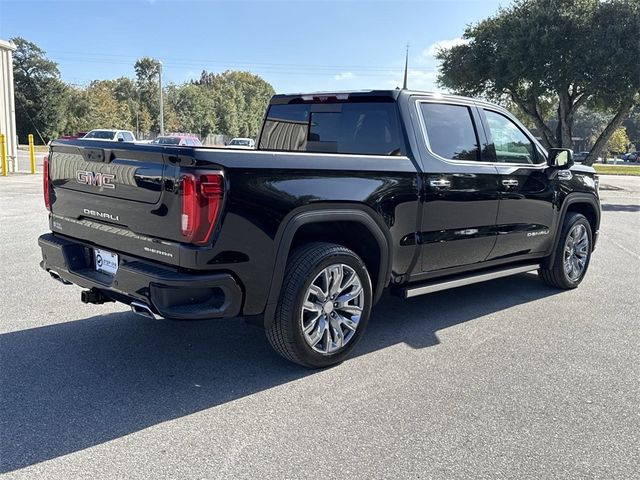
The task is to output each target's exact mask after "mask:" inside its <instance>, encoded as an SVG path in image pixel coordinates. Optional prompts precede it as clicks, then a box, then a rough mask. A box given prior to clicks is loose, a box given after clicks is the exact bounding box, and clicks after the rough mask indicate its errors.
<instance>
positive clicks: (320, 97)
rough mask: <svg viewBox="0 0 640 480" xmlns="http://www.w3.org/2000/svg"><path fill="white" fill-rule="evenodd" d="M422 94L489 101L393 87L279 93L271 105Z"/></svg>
mask: <svg viewBox="0 0 640 480" xmlns="http://www.w3.org/2000/svg"><path fill="white" fill-rule="evenodd" d="M405 95H408V96H411V95H420V96H426V97H435V98H442V99H458V100H460V99H465V100H472V101H480V102H483V103H488V102H486V101H484V100H479V99H475V98H471V97H464V96H461V95H451V94H445V93H439V92H425V91H420V90H404V89H402V90H401V89H398V88H396V89H392V90H344V91H331V92H308V93H285V94H277V95H274V96H273V97H271V102H270V104H271V105H282V104H288V103H302V102H316V101H317V102H321V101H326V100H328V99H333V98H335V99H336V100H343V101H356V102H357V101H369V100H372V101H389V102H392V101H396V100H397V99H398V98H399V97H400V96H405Z"/></svg>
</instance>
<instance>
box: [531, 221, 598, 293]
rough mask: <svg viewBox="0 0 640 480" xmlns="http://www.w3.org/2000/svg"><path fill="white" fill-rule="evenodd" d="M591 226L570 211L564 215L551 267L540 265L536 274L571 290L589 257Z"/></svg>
mask: <svg viewBox="0 0 640 480" xmlns="http://www.w3.org/2000/svg"><path fill="white" fill-rule="evenodd" d="M592 239H593V234H592V233H591V225H590V224H589V221H588V220H587V219H586V218H585V216H584V215H582V214H580V213H576V212H569V213H567V216H566V217H565V221H564V224H563V226H562V231H561V234H560V239H559V241H558V246H557V247H556V251H555V252H554V255H555V259H554V262H553V267H551V268H547V269H545V268H541V269H539V270H538V274H539V275H540V277H541V278H542V280H543V281H544V282H545V283H546V284H547V285H550V286H552V287H556V288H562V289H571V288H576V287H577V286H578V285H580V282H582V280H583V279H584V276H585V274H586V273H587V268H588V267H589V261H590V260H591V250H592V245H593V244H592V241H593V240H592Z"/></svg>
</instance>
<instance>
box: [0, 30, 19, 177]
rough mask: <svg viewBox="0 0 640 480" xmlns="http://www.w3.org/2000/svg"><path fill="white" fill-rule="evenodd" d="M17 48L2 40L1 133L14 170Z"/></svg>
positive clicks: (15, 156) (16, 156) (0, 48)
mask: <svg viewBox="0 0 640 480" xmlns="http://www.w3.org/2000/svg"><path fill="white" fill-rule="evenodd" d="M15 49H16V47H15V45H14V44H13V43H10V42H6V41H4V40H0V133H3V134H4V136H5V138H6V140H5V142H6V146H7V157H8V162H9V165H13V169H14V171H15V169H16V165H17V164H18V143H17V142H18V140H17V137H16V135H17V133H16V103H15V98H14V96H13V51H14V50H15ZM10 168H11V167H10Z"/></svg>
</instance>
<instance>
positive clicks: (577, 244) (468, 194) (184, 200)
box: [39, 90, 600, 367]
mask: <svg viewBox="0 0 640 480" xmlns="http://www.w3.org/2000/svg"><path fill="white" fill-rule="evenodd" d="M48 158H49V160H48V162H45V164H44V169H43V170H44V198H45V205H46V206H47V209H48V210H49V211H50V214H49V215H50V223H49V226H50V229H51V232H48V233H46V234H44V235H42V236H41V237H40V239H39V243H40V246H41V248H42V254H43V260H42V263H41V266H42V268H44V269H45V270H46V271H47V272H49V274H50V275H51V276H52V277H53V278H54V279H56V280H58V281H61V282H62V283H66V284H70V283H74V284H76V285H80V286H82V287H84V288H85V290H84V291H83V292H82V294H81V295H82V296H81V299H82V301H83V302H85V303H95V304H100V303H104V302H111V301H119V302H123V303H125V304H128V305H130V306H131V308H132V310H133V311H134V312H135V313H137V314H140V315H144V316H146V317H147V318H157V317H164V318H171V319H176V320H180V319H181V320H196V319H210V318H223V317H235V316H238V315H242V316H244V317H245V318H247V319H253V320H254V321H261V322H262V325H263V326H264V328H265V330H266V334H267V338H268V340H269V342H270V343H271V345H272V347H273V348H274V349H275V350H276V351H277V352H278V353H279V354H280V355H282V356H283V357H284V358H286V359H288V360H291V361H293V362H296V363H299V364H302V365H305V366H308V367H326V366H329V365H333V364H336V363H338V362H340V361H342V360H343V359H344V358H345V357H346V356H347V355H348V354H349V353H350V352H351V351H352V349H353V348H354V346H355V345H356V344H357V343H358V341H359V339H360V338H362V335H363V333H364V331H365V328H366V326H367V322H368V320H369V314H370V312H371V309H372V308H373V306H374V305H375V303H376V302H377V301H378V299H379V298H380V296H381V295H382V293H383V291H384V290H385V289H387V288H388V289H390V290H391V292H392V293H394V294H397V295H400V296H402V297H403V298H409V297H414V296H416V295H422V294H427V293H431V292H436V291H440V290H445V289H448V288H454V287H459V286H462V285H468V284H472V283H478V282H482V281H486V280H491V279H494V278H499V277H505V276H508V275H514V274H518V273H523V272H529V271H538V274H539V276H540V278H541V280H542V281H544V282H545V283H546V284H548V285H550V286H553V287H555V288H559V289H572V288H576V287H577V286H578V285H579V284H580V282H581V281H582V280H583V279H584V277H585V275H586V272H587V269H588V267H589V261H590V258H591V253H592V251H593V249H594V247H595V245H596V239H597V238H598V229H599V225H600V201H599V199H598V179H597V175H596V174H595V170H594V169H593V168H591V167H587V166H583V165H575V166H574V165H573V160H572V152H571V150H567V149H551V150H549V151H548V152H547V151H546V150H545V149H544V148H543V147H542V145H540V143H539V142H538V141H537V140H536V139H535V138H534V136H533V135H532V134H531V133H530V132H529V131H528V130H527V129H526V128H525V127H524V126H523V125H522V124H521V123H520V122H518V121H517V120H516V119H515V117H513V115H511V114H510V113H509V112H508V111H507V110H505V109H504V108H502V107H500V106H497V105H494V104H491V103H488V102H484V101H480V100H474V99H470V98H464V97H458V96H449V95H434V94H429V93H424V92H416V91H409V90H385V91H368V92H349V93H333V94H328V93H323V94H310V95H276V96H274V97H273V98H272V99H271V102H270V105H269V109H268V111H267V114H266V116H265V120H264V123H263V126H262V131H261V134H260V137H259V142H258V149H257V150H254V151H248V150H245V151H241V150H233V149H231V148H224V149H221V148H213V147H212V148H207V147H175V146H170V145H169V146H167V145H138V144H134V143H125V144H122V143H120V144H118V143H116V142H113V143H104V142H102V144H101V142H90V141H87V140H85V141H80V140H68V141H64V140H62V141H56V142H54V143H53V144H52V146H51V149H50V153H49V157H48ZM507 290H508V288H507ZM504 295H509V292H508V291H505V293H504ZM459 298H460V299H461V300H460V301H463V302H464V292H461V293H460V297H459ZM487 300H488V301H489V302H493V304H496V303H498V304H499V303H501V301H500V300H496V299H487ZM502 303H504V302H502ZM583 307H584V306H583V305H577V306H576V308H578V310H577V313H576V314H579V308H583ZM427 314H428V313H427ZM381 320H382V321H383V320H384V319H381ZM532 328H534V327H532Z"/></svg>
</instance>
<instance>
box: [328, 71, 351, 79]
mask: <svg viewBox="0 0 640 480" xmlns="http://www.w3.org/2000/svg"><path fill="white" fill-rule="evenodd" d="M354 78H356V75H355V74H354V73H353V72H343V73H338V74H337V75H334V76H333V79H334V80H353V79H354Z"/></svg>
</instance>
